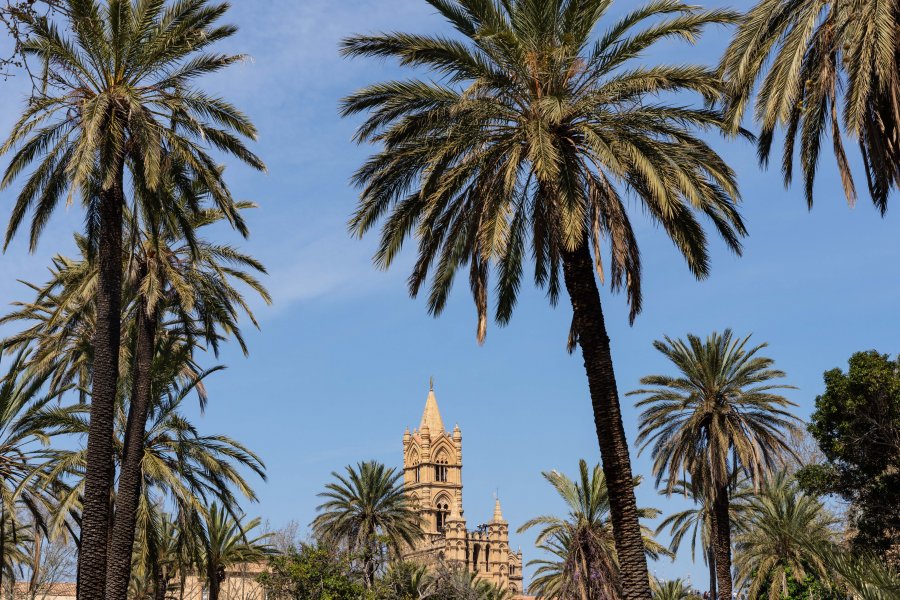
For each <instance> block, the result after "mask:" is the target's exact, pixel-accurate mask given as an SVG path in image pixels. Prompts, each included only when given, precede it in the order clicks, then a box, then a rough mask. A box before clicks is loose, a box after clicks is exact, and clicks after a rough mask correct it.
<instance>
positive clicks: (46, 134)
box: [0, 0, 264, 600]
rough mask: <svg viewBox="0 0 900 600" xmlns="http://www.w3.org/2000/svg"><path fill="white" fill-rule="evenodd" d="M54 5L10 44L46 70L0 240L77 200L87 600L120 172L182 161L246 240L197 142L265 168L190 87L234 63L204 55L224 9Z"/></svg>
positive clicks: (106, 519)
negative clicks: (89, 301) (86, 339)
mask: <svg viewBox="0 0 900 600" xmlns="http://www.w3.org/2000/svg"><path fill="white" fill-rule="evenodd" d="M64 8H65V15H66V16H65V25H66V29H65V30H62V31H61V30H60V29H59V28H58V27H57V25H56V24H55V23H54V22H53V21H52V20H46V19H42V20H35V21H33V22H32V23H30V29H31V31H30V34H31V35H30V38H29V39H28V40H27V41H25V42H24V44H23V47H22V49H23V51H24V52H25V53H26V54H27V55H31V56H34V57H36V58H37V59H38V60H40V61H41V62H42V63H43V64H44V68H45V73H44V80H45V81H46V85H45V86H44V88H43V89H42V90H40V91H39V93H38V94H37V95H36V97H35V98H34V99H33V101H32V102H31V103H30V104H29V106H28V108H27V109H26V110H25V112H24V114H23V115H22V117H21V118H20V119H19V121H18V122H17V123H16V124H15V125H14V127H13V130H12V133H11V134H10V136H9V138H8V139H7V141H6V143H5V144H4V145H3V146H2V147H0V153H3V154H5V153H8V152H10V151H13V149H15V151H14V154H13V156H12V158H11V160H10V163H9V166H8V167H7V169H6V171H5V173H4V175H3V178H2V180H0V188H5V187H8V186H9V185H10V184H11V183H12V182H13V181H14V180H15V179H16V178H17V177H18V176H19V175H21V174H22V173H23V172H25V170H26V169H27V168H28V167H29V165H32V164H34V163H37V167H36V168H35V169H34V170H33V171H32V174H31V175H30V176H28V177H27V179H26V181H25V184H24V186H23V187H22V189H21V191H20V193H19V194H18V197H17V199H16V203H15V206H14V208H13V212H12V216H11V217H10V221H9V227H8V229H7V234H6V242H5V243H6V245H7V246H8V244H9V242H10V241H11V239H12V237H13V236H14V235H15V233H16V232H17V231H18V229H19V228H20V225H21V224H22V222H23V220H24V219H25V217H26V214H27V213H28V211H29V210H32V211H33V216H32V219H31V231H30V246H31V248H32V249H34V247H35V246H36V244H37V241H38V238H39V237H40V234H41V232H42V230H43V228H44V226H45V225H46V223H47V221H48V219H49V217H50V214H51V213H52V211H53V209H54V208H55V207H56V206H57V205H58V204H59V201H60V199H61V198H63V197H68V198H73V197H74V196H75V195H79V196H80V197H81V199H82V202H83V203H84V204H85V208H86V212H87V219H86V222H87V223H88V237H89V238H90V240H91V247H92V249H96V250H95V251H96V255H95V256H96V260H97V264H98V277H97V284H96V292H95V305H96V306H95V310H96V324H95V332H94V340H93V344H92V346H93V363H92V376H91V384H92V395H91V397H92V404H91V407H92V414H91V420H90V425H91V432H90V434H89V436H88V461H87V473H86V474H85V480H86V487H85V493H84V513H83V515H82V533H81V551H80V553H79V573H80V577H79V586H78V597H79V599H85V598H90V599H92V600H99V599H100V598H102V597H104V593H105V591H106V570H107V544H108V541H109V538H108V534H109V524H110V507H109V490H110V488H111V486H112V481H113V479H112V478H113V474H112V473H111V472H110V469H109V465H110V464H111V462H112V455H113V447H112V439H113V436H112V432H113V426H114V420H115V405H116V391H117V380H118V374H119V341H120V328H121V324H120V318H121V309H120V307H121V292H122V252H123V250H122V246H123V243H122V232H123V211H124V208H125V204H126V197H125V188H126V172H127V173H129V174H130V175H131V178H132V179H133V180H134V181H138V182H143V184H144V185H146V187H148V188H149V189H156V188H157V187H158V186H159V185H160V183H161V182H163V181H165V180H166V179H167V177H165V174H167V173H168V172H169V171H170V166H171V165H172V164H177V165H183V166H184V168H185V171H184V172H182V173H179V174H178V175H177V177H176V179H177V181H178V182H179V185H180V186H181V187H182V188H183V189H185V190H187V189H189V188H190V186H191V182H193V181H200V182H202V183H203V185H204V187H205V188H206V189H207V190H209V193H210V196H211V198H212V200H213V201H214V202H215V203H216V205H217V206H218V207H219V208H220V209H221V210H222V211H224V212H225V214H226V215H228V217H229V219H230V221H231V222H232V224H233V225H235V226H236V227H237V228H238V230H239V231H241V232H242V233H246V227H245V226H244V224H243V222H242V221H241V220H240V217H239V215H237V213H236V211H235V210H234V206H233V202H232V198H231V195H230V193H229V191H228V188H227V186H226V185H225V182H224V180H223V179H222V176H221V171H220V170H219V169H218V167H217V165H216V163H215V161H214V160H213V159H212V157H211V156H210V155H209V154H208V153H207V151H206V148H208V147H210V146H212V147H215V148H217V149H218V150H221V151H223V152H226V153H228V154H231V155H233V156H235V157H236V158H238V159H239V160H241V161H243V162H245V163H247V164H249V165H250V166H252V167H254V168H257V169H263V168H264V166H263V164H262V162H261V161H260V160H259V159H258V158H257V157H256V156H254V155H253V154H252V153H251V152H250V151H249V150H248V149H247V148H246V147H245V146H244V144H243V142H242V141H241V136H242V137H248V138H254V137H255V136H256V130H255V128H254V127H253V125H252V124H251V123H250V121H249V120H248V119H247V117H245V116H244V115H243V114H242V113H241V112H240V111H238V110H237V109H235V108H234V107H233V106H231V105H230V104H228V103H227V102H225V101H224V100H222V99H220V98H216V97H212V96H210V95H208V94H205V93H203V92H202V91H199V90H197V89H194V88H193V87H191V86H192V84H193V80H195V79H196V78H197V77H198V76H201V75H203V74H206V73H210V72H214V71H218V70H221V69H223V68H224V67H226V66H228V65H230V64H233V63H234V62H236V61H238V60H240V59H241V57H240V56H232V55H224V54H211V53H207V52H206V50H207V49H208V48H209V47H210V45H212V44H214V43H216V42H218V41H220V40H222V39H224V38H227V37H229V36H230V35H232V34H233V33H234V32H235V28H234V27H232V26H228V25H225V26H220V25H216V21H217V20H218V19H219V18H220V17H221V16H222V15H223V14H224V13H225V12H226V10H227V8H228V6H227V5H226V4H210V3H208V2H206V1H204V0H196V1H192V2H177V3H174V4H171V5H169V6H167V5H166V3H165V2H162V1H160V0H108V1H107V2H100V1H98V0H66V2H65V7H64ZM66 31H71V32H72V33H73V34H74V35H72V36H71V37H70V36H69V35H67V33H66ZM156 210H158V211H167V210H171V211H177V210H178V207H177V206H157V207H156ZM111 592H112V593H113V595H112V596H110V597H115V598H117V600H124V598H125V594H126V590H121V589H116V590H111Z"/></svg>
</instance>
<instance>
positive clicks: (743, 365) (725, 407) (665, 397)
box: [629, 329, 796, 600]
mask: <svg viewBox="0 0 900 600" xmlns="http://www.w3.org/2000/svg"><path fill="white" fill-rule="evenodd" d="M749 340H750V336H747V337H745V338H743V339H736V338H735V337H734V335H733V334H732V332H731V330H730V329H726V330H725V332H724V333H722V334H719V333H715V332H714V333H712V334H711V335H710V336H709V337H707V338H706V340H705V341H704V340H701V339H700V338H699V337H697V336H695V335H688V336H687V341H683V340H673V339H671V338H669V337H666V338H665V341H659V340H657V341H655V342H654V343H653V346H654V347H655V348H656V349H657V350H659V351H660V352H661V353H662V354H663V355H664V356H665V357H666V358H668V359H669V360H670V361H671V362H672V363H673V365H674V366H675V367H676V368H677V369H678V371H679V372H680V374H679V376H676V377H672V376H669V375H649V376H647V377H643V378H641V384H642V385H647V386H653V387H650V388H645V389H639V390H635V391H633V392H629V395H635V394H637V395H641V396H644V398H643V399H642V400H640V401H639V402H637V406H638V407H643V408H644V409H645V410H644V412H642V413H641V417H640V432H639V434H638V444H640V446H641V451H643V450H645V449H646V448H647V447H648V446H651V447H652V454H653V473H654V475H655V476H656V484H657V486H658V485H659V484H660V482H661V481H662V480H663V479H664V478H665V479H667V484H666V490H667V491H668V492H671V491H672V490H673V488H674V486H675V484H676V482H677V481H678V480H679V479H680V478H681V475H682V474H684V473H688V474H690V476H691V479H692V481H693V482H694V484H695V486H697V484H698V483H703V484H705V485H703V486H702V487H703V489H702V490H700V489H698V490H694V491H695V492H701V493H702V495H697V496H695V498H697V499H700V500H701V501H703V502H706V503H709V504H710V505H711V506H712V515H713V520H712V534H713V537H714V540H715V542H714V544H713V545H714V548H715V564H716V580H717V591H718V593H719V598H722V599H723V600H729V599H730V598H731V591H732V581H731V519H730V513H731V511H730V508H729V492H730V489H729V488H730V483H731V481H732V480H733V475H734V473H735V472H739V473H743V474H744V475H746V476H747V477H749V478H750V479H751V481H753V482H758V481H760V479H761V478H762V477H763V476H764V475H765V474H766V473H767V472H769V471H770V470H771V469H772V468H773V467H774V466H776V465H779V464H780V463H781V457H782V456H784V455H785V454H790V452H791V449H790V442H789V439H788V435H789V434H790V432H793V431H794V430H795V429H796V425H795V422H796V417H794V416H793V415H792V414H791V413H790V412H789V411H788V410H787V409H788V407H790V406H795V405H794V404H793V403H792V402H790V401H789V400H787V399H786V398H784V397H783V396H781V395H778V394H776V393H775V392H776V391H777V390H783V389H791V386H788V385H784V384H780V383H772V382H773V381H774V380H776V379H780V378H782V377H784V376H785V374H784V373H783V372H782V371H779V370H777V369H774V368H773V365H774V361H773V360H772V359H771V358H767V357H764V356H760V355H759V352H760V350H762V349H763V348H765V347H766V344H759V345H757V346H753V347H750V346H748V342H749ZM698 487H699V486H698Z"/></svg>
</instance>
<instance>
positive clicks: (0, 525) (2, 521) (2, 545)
mask: <svg viewBox="0 0 900 600" xmlns="http://www.w3.org/2000/svg"><path fill="white" fill-rule="evenodd" d="M5 568H6V505H5V504H3V500H2V499H0V599H2V598H3V570H4V569H5Z"/></svg>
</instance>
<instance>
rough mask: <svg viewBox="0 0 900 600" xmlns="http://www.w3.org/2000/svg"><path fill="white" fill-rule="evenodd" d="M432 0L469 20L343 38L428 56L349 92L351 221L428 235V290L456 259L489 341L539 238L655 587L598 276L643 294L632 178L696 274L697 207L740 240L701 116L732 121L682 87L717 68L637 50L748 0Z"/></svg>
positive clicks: (385, 233) (728, 16)
mask: <svg viewBox="0 0 900 600" xmlns="http://www.w3.org/2000/svg"><path fill="white" fill-rule="evenodd" d="M426 1H427V2H428V3H429V4H430V5H431V6H432V7H433V8H434V9H435V10H437V11H438V12H439V13H440V14H441V15H443V16H444V17H445V18H446V19H447V21H448V22H449V24H450V25H451V26H452V27H453V28H454V29H455V30H456V32H457V34H458V35H457V36H456V37H454V38H449V37H444V36H433V35H432V36H429V35H418V34H406V33H394V34H384V35H372V36H356V37H351V38H348V39H346V40H345V41H344V43H343V53H344V54H345V55H347V56H374V57H388V56H389V57H394V58H396V59H398V60H399V61H400V63H401V64H404V65H411V66H417V67H422V68H424V69H426V70H427V73H428V79H415V78H414V79H407V80H400V81H389V82H384V83H378V84H375V85H371V86H369V87H366V88H364V89H362V90H359V91H358V92H356V93H354V94H353V95H351V96H349V97H348V98H346V99H345V100H344V102H343V107H342V112H343V114H344V115H354V114H358V113H367V118H366V119H365V120H364V122H363V124H362V125H361V126H360V128H359V130H358V132H357V136H356V139H357V140H358V141H359V142H372V143H375V144H378V145H379V147H380V148H379V150H378V151H377V152H376V153H375V154H374V156H372V157H371V158H370V159H369V160H368V161H367V162H366V163H365V164H364V165H363V166H362V167H361V168H360V169H359V170H358V171H357V172H356V174H355V176H354V182H355V183H356V184H357V185H358V186H359V187H360V188H361V190H362V193H361V199H360V203H359V205H358V208H357V210H356V212H355V214H354V216H353V218H352V220H351V222H350V228H351V231H352V232H353V233H354V234H357V235H360V236H362V235H363V234H365V233H366V232H367V231H369V230H370V229H372V228H373V227H375V226H376V224H377V223H379V222H380V221H382V220H384V225H383V228H382V230H381V242H380V244H379V248H378V251H377V253H376V255H375V262H376V264H377V265H378V266H380V267H382V268H387V267H389V266H390V265H391V264H392V263H393V262H394V259H395V257H396V256H397V254H398V252H399V250H400V248H401V246H402V244H403V242H404V241H405V240H406V238H407V237H413V238H414V239H415V241H416V244H417V245H418V261H417V262H416V264H415V267H414V268H413V271H412V274H411V276H410V279H409V291H410V294H411V295H412V296H416V295H417V294H418V293H419V291H420V290H421V288H422V286H423V285H424V284H425V283H426V281H427V279H428V276H429V272H430V271H433V273H434V275H433V278H432V281H431V285H430V293H429V299H428V309H429V311H430V312H431V313H432V314H435V315H437V314H439V313H440V312H441V311H442V310H443V309H444V307H445V304H446V302H447V298H448V296H449V293H450V289H451V287H452V283H453V279H454V277H455V275H456V273H457V271H458V270H459V269H460V268H462V267H465V266H468V271H469V283H470V286H471V290H472V295H473V298H474V300H475V305H476V308H477V312H478V327H477V338H478V340H479V341H483V339H484V336H485V330H486V326H487V314H488V290H489V282H488V280H489V275H490V272H491V271H492V270H493V271H494V276H495V277H497V284H496V293H497V297H498V298H497V306H496V311H495V318H496V320H497V322H498V323H500V324H501V325H502V324H506V323H508V322H509V320H510V318H511V316H512V312H513V309H514V307H515V304H516V298H517V295H518V291H519V289H520V287H521V283H522V275H523V269H524V267H525V262H527V261H528V260H529V256H530V257H531V258H532V259H533V260H534V279H535V283H536V285H538V286H539V287H543V288H546V289H547V292H548V297H549V300H550V302H551V304H555V303H556V302H557V301H558V300H559V296H560V292H561V287H562V285H563V284H565V289H566V291H567V292H568V295H569V300H570V301H571V305H572V310H573V318H572V325H571V329H570V335H569V348H570V350H574V348H575V346H576V345H580V346H581V350H582V355H583V358H584V365H585V371H586V373H587V377H588V383H589V387H590V393H591V405H592V409H593V415H594V422H595V426H596V431H597V439H598V442H599V444H600V451H601V455H602V459H603V470H604V472H605V474H606V480H607V481H608V482H609V487H610V505H611V513H612V522H613V524H614V532H615V538H616V549H617V551H618V555H619V560H620V561H621V562H622V566H623V574H624V581H623V586H624V589H623V594H624V596H623V597H624V598H626V599H628V600H631V599H636V598H641V599H647V598H649V597H650V588H649V584H648V581H649V577H648V573H647V564H646V559H645V557H644V548H643V544H642V541H641V530H640V524H639V522H638V511H637V505H636V503H635V498H634V491H633V488H632V471H631V463H630V459H629V454H628V442H627V440H626V437H625V429H624V426H623V423H622V416H621V410H620V406H619V398H618V391H617V388H616V382H615V377H614V373H613V363H612V356H611V351H610V344H609V338H608V334H607V331H606V326H605V323H604V319H603V311H602V307H601V302H600V294H599V290H598V287H597V276H598V275H599V278H600V282H601V283H603V282H604V281H605V276H606V274H608V275H609V278H610V285H611V288H612V289H613V290H617V289H621V288H623V287H624V288H625V290H626V292H627V297H628V301H629V303H630V306H631V319H632V320H633V319H634V317H635V316H636V315H637V314H638V313H639V312H640V310H641V263H640V254H639V250H638V245H637V239H636V236H635V232H634V230H633V228H632V224H631V220H630V218H629V213H628V211H627V210H626V204H625V195H626V194H630V195H632V196H633V197H634V199H635V200H636V201H637V203H638V205H639V206H640V207H642V208H643V214H644V215H646V216H647V217H649V219H650V220H651V221H652V222H653V223H655V224H657V225H660V226H661V227H662V228H663V229H664V230H665V231H666V233H667V234H668V235H669V237H670V238H671V239H672V240H673V242H674V243H675V246H676V247H677V248H678V249H679V251H680V252H681V253H682V255H683V256H684V258H685V260H686V261H687V264H688V267H689V269H690V271H691V272H692V273H693V274H694V275H695V276H696V277H698V278H703V277H705V276H706V275H707V274H708V273H709V256H708V253H707V243H706V235H705V233H704V230H703V227H702V226H701V224H700V223H699V222H698V220H697V215H698V214H699V215H706V217H708V218H709V220H710V221H711V222H712V224H713V226H714V227H715V229H716V230H717V231H718V232H719V234H720V235H721V236H722V237H723V239H724V240H725V243H726V245H727V246H728V247H729V248H731V249H732V250H734V251H735V252H740V247H741V246H740V237H741V236H742V235H744V234H745V233H746V231H745V228H744V225H743V223H742V221H741V218H740V216H739V214H738V212H737V198H738V191H737V186H736V183H735V176H734V172H733V171H732V170H731V169H730V168H729V167H728V166H727V165H726V164H725V162H724V161H723V160H722V159H721V157H719V156H718V155H717V154H716V153H715V152H714V151H713V150H712V149H711V148H710V147H709V146H708V145H707V144H706V143H705V142H704V141H703V140H701V139H700V138H699V137H698V136H697V135H696V131H697V130H698V129H709V128H719V127H720V126H722V125H723V122H722V120H721V117H720V115H719V113H717V112H715V111H712V110H707V109H706V108H699V107H693V106H690V105H686V104H685V102H683V101H674V100H673V99H672V98H673V96H672V94H677V93H693V94H697V95H700V96H703V97H705V98H707V99H711V98H715V97H717V96H718V94H719V92H720V82H719V78H718V76H717V75H716V73H714V72H713V71H711V70H708V69H706V68H703V67H699V66H667V65H666V66H645V65H642V64H639V62H638V61H639V60H640V58H641V57H642V56H643V54H644V52H645V51H646V50H647V49H648V48H650V47H651V46H653V45H655V44H656V43H657V42H659V41H661V40H664V39H667V38H681V39H684V40H687V41H694V40H695V39H696V38H697V37H698V36H699V34H700V33H701V31H702V29H703V28H704V27H705V26H706V25H708V24H712V23H725V22H731V21H732V20H734V18H735V15H733V14H732V13H730V12H726V11H702V10H699V9H697V8H696V7H692V6H688V5H685V4H682V3H680V2H676V1H674V0H663V1H657V2H650V3H648V4H646V5H645V6H641V7H638V8H636V9H635V10H633V11H632V12H630V13H628V14H627V15H626V16H625V17H623V18H622V20H620V21H618V22H615V21H609V23H608V25H607V26H606V28H605V31H604V32H602V33H601V34H600V35H599V36H596V37H595V35H594V32H595V30H597V29H598V25H599V24H601V23H604V22H605V21H606V20H607V19H605V18H604V17H605V15H606V12H607V10H608V8H609V7H610V5H611V4H612V2H611V0H584V1H579V2H572V1H569V0H540V1H539V0H504V1H502V2H489V1H486V0H426ZM661 18H662V20H660V19H661ZM661 94H665V98H666V100H662V99H660V95H661ZM605 241H608V242H609V251H608V252H607V253H606V256H605V259H606V265H607V266H608V271H606V270H605V268H604V265H603V262H602V260H601V257H602V255H603V253H604V252H606V250H605V249H604V248H603V247H602V244H603V243H605ZM592 253H593V255H592ZM561 279H562V280H561Z"/></svg>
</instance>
